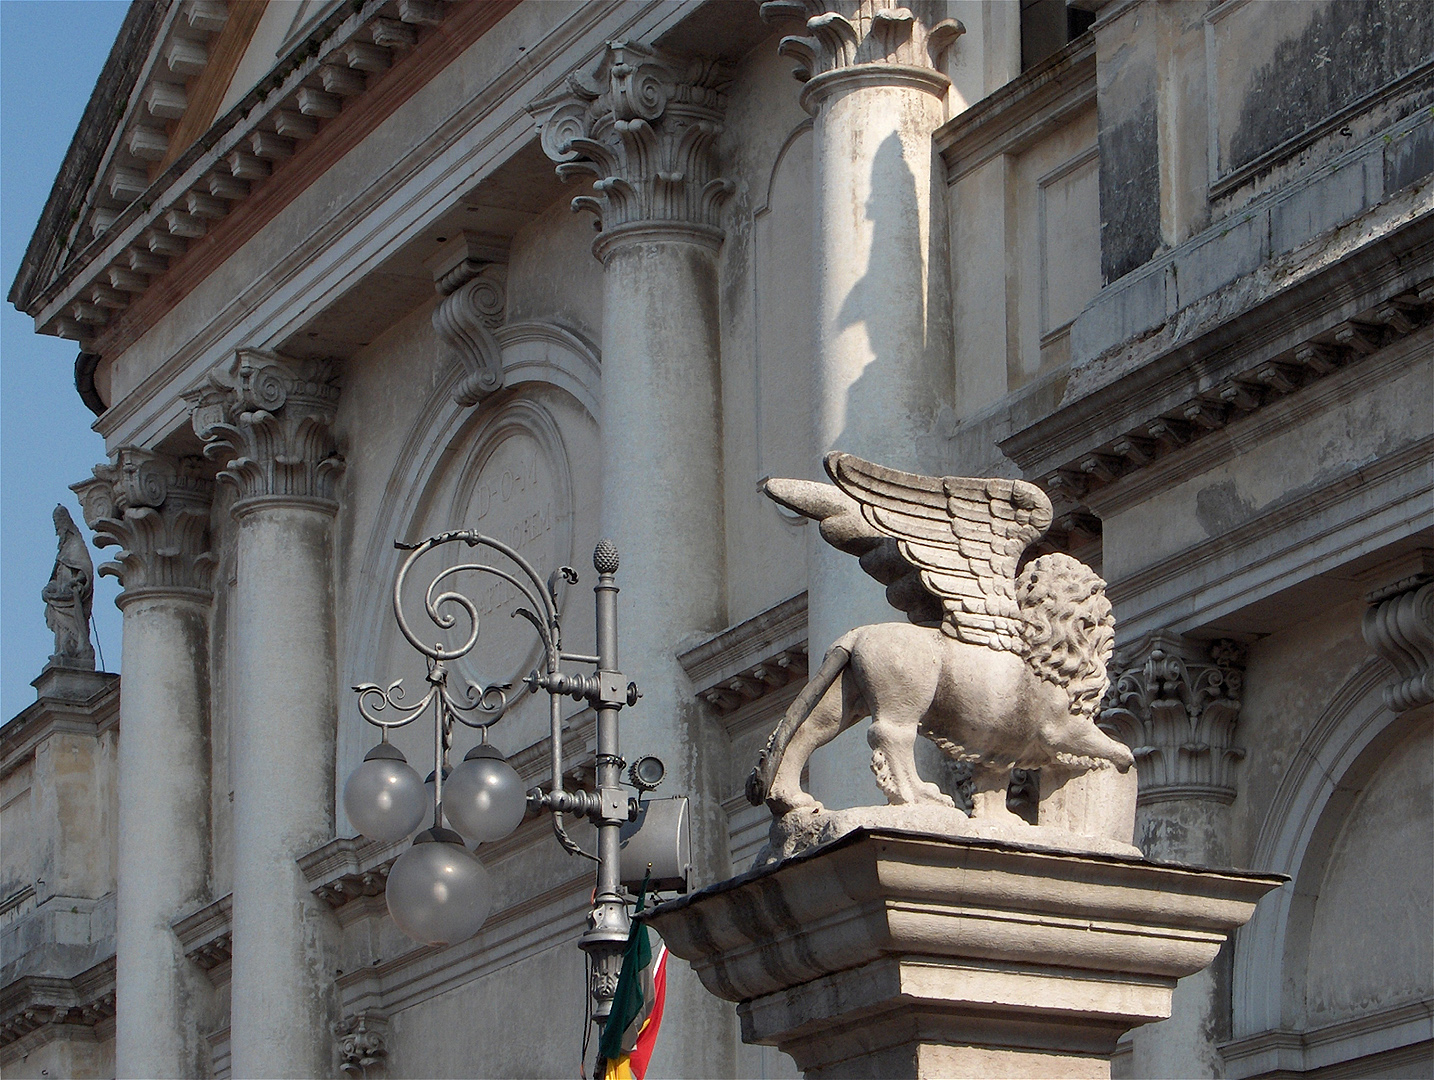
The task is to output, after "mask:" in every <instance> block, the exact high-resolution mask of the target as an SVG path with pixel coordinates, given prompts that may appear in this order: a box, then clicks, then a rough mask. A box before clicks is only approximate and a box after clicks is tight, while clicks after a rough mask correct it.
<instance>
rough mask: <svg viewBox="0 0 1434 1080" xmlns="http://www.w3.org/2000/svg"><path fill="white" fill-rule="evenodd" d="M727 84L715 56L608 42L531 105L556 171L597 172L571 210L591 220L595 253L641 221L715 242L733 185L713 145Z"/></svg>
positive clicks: (719, 236) (641, 225)
mask: <svg viewBox="0 0 1434 1080" xmlns="http://www.w3.org/2000/svg"><path fill="white" fill-rule="evenodd" d="M728 82H729V79H728V76H727V73H726V70H725V69H724V68H723V67H722V66H721V65H719V64H717V63H716V62H715V61H710V60H702V59H694V60H679V59H677V58H674V57H670V56H666V55H664V54H662V53H659V52H657V51H656V50H655V49H650V48H648V47H646V46H643V45H637V44H633V43H630V42H613V43H610V44H609V45H608V46H607V48H606V49H605V50H604V51H603V54H602V57H601V58H600V59H599V61H598V63H597V66H596V67H594V68H593V69H592V70H590V71H588V72H586V73H578V74H574V75H572V76H570V77H569V79H568V89H567V91H566V92H565V93H563V94H561V95H558V96H556V97H552V98H549V99H547V100H546V101H541V102H539V103H537V104H536V105H534V106H533V108H532V112H533V115H534V116H535V118H536V119H537V121H538V126H539V130H540V132H541V135H542V144H543V150H544V152H546V153H547V155H548V157H550V158H551V159H552V160H554V161H556V162H558V175H559V176H561V177H563V178H564V179H570V178H572V177H584V176H588V175H591V176H594V177H596V182H595V183H594V185H593V188H594V190H595V191H596V192H597V194H596V196H587V195H584V196H580V197H578V198H576V199H574V200H573V209H574V210H591V211H592V212H593V213H595V214H596V215H597V216H598V220H599V222H600V224H601V226H602V229H603V236H601V237H599V238H598V242H597V245H596V247H597V249H598V251H599V254H601V253H602V249H603V248H604V247H605V246H606V242H607V239H608V238H609V237H611V235H612V234H614V233H617V232H620V231H622V230H625V229H626V230H628V231H634V230H637V229H639V228H644V227H645V228H647V229H652V228H657V229H661V230H663V231H672V232H681V233H684V234H686V235H687V236H689V237H691V238H697V239H701V240H705V241H706V242H708V243H711V244H713V245H716V244H717V243H720V242H721V239H722V231H721V229H720V227H719V219H718V213H719V210H720V208H721V205H722V203H723V202H724V201H725V200H726V199H727V197H728V196H729V195H730V194H731V193H732V191H733V184H732V182H731V181H730V180H726V179H723V178H721V177H719V176H718V175H717V160H716V149H715V144H716V140H717V136H718V135H719V134H720V133H721V131H722V116H723V112H724V111H725V109H726V105H727V99H726V97H725V96H724V95H723V93H722V91H723V89H724V88H725V87H726V86H727V84H728Z"/></svg>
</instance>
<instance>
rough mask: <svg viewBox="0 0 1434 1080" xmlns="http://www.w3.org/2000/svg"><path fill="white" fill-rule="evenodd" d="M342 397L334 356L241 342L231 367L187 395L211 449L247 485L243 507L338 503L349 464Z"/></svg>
mask: <svg viewBox="0 0 1434 1080" xmlns="http://www.w3.org/2000/svg"><path fill="white" fill-rule="evenodd" d="M338 398H339V388H338V386H337V372H336V370H335V367H334V364H333V362H332V361H330V360H294V359H290V358H289V357H285V356H280V355H278V354H277V353H270V352H264V351H262V350H259V349H239V350H237V351H236V353H235V356H234V361H233V362H232V363H231V364H230V365H229V367H228V368H227V369H226V370H225V371H222V372H213V373H212V374H211V375H210V376H209V384H208V385H207V386H204V387H202V388H200V389H199V390H196V391H194V392H192V393H189V394H186V395H185V400H186V401H188V402H189V405H190V410H191V411H190V419H191V421H192V423H193V425H194V433H195V434H196V435H198V436H199V437H200V438H201V439H202V440H204V443H205V446H204V453H205V455H206V456H207V457H210V458H213V459H215V460H218V461H220V462H222V463H223V468H222V469H221V470H220V472H219V479H221V480H226V481H228V482H229V483H231V484H233V485H234V486H235V487H237V488H238V489H239V499H240V502H239V503H237V504H236V506H235V509H236V511H240V510H241V508H242V506H243V502H244V500H247V499H262V498H269V499H274V498H279V499H284V500H288V501H306V502H319V503H324V504H328V505H333V504H334V486H335V484H336V482H337V480H338V477H339V475H340V474H341V473H342V472H343V469H344V459H343V458H342V457H340V456H339V452H338V447H337V445H336V444H335V441H334V432H333V423H334V413H335V411H336V410H337V407H338Z"/></svg>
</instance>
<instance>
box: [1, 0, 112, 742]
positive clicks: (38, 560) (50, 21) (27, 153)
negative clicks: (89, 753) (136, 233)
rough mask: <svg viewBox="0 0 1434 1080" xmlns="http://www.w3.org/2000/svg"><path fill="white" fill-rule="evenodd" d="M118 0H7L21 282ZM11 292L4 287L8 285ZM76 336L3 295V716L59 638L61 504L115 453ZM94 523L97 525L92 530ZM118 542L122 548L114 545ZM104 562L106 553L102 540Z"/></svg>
mask: <svg viewBox="0 0 1434 1080" xmlns="http://www.w3.org/2000/svg"><path fill="white" fill-rule="evenodd" d="M126 6H127V5H126V4H124V3H122V2H119V0H88V2H78V0H0V277H3V278H4V290H5V292H8V291H9V288H10V283H11V282H12V281H14V279H15V272H16V270H17V269H18V267H19V265H20V259H21V257H22V256H23V255H24V254H25V246H26V244H27V243H28V242H29V240H30V235H31V232H32V231H33V229H34V227H35V223H36V222H37V221H38V220H39V217H40V211H41V210H42V209H43V208H44V205H45V199H46V198H47V197H48V196H49V193H50V186H51V185H52V184H53V183H54V180H55V174H56V173H57V172H58V171H59V168H60V162H61V161H62V160H63V158H64V156H65V151H66V149H68V147H69V145H70V138H71V137H72V136H73V135H74V133H75V128H76V127H77V126H78V124H79V121H80V114H81V113H82V112H84V108H85V103H86V102H87V101H88V100H89V96H90V91H91V90H93V89H94V85H95V81H96V80H97V79H98V78H99V74H100V69H101V68H102V67H103V66H104V62H105V58H106V57H107V56H108V55H109V50H110V46H111V45H112V44H113V43H114V40H115V36H116V34H118V32H119V26H120V22H121V21H122V20H123V19H124V15H125V10H126ZM0 295H3V294H0ZM78 351H79V350H78V349H77V348H76V346H75V345H74V343H73V342H69V341H62V340H60V339H59V338H50V337H40V336H38V335H37V334H36V333H35V332H34V322H33V320H31V319H30V317H29V316H27V315H23V314H21V313H20V312H17V311H16V310H15V309H14V308H13V307H11V306H10V305H9V304H8V303H7V304H3V305H0V507H3V511H0V721H4V720H8V719H9V718H10V717H12V716H14V715H15V714H16V713H17V712H19V711H20V710H21V709H23V708H24V707H25V706H26V705H28V704H30V702H32V701H34V700H35V691H34V690H33V689H32V688H31V687H30V680H31V679H33V678H34V677H35V676H36V675H38V674H39V673H40V669H41V668H42V667H44V665H45V659H46V657H48V656H49V654H50V651H51V649H52V648H53V645H54V638H53V636H52V635H51V634H50V632H49V631H48V630H47V629H45V612H44V605H43V604H42V603H41V601H40V589H41V587H42V586H43V585H44V584H45V582H46V581H47V580H48V579H49V577H50V570H51V567H52V566H53V564H54V560H55V530H54V526H53V524H52V523H51V518H50V515H51V513H52V511H53V510H54V508H55V504H56V503H57V502H63V503H64V504H65V505H66V506H68V507H69V508H70V513H71V514H72V515H73V516H74V518H75V520H76V521H77V522H79V523H80V526H81V529H84V521H83V518H81V516H80V509H79V503H78V501H77V500H76V499H75V496H74V493H73V492H72V491H70V489H69V485H70V484H72V483H74V482H75V481H77V480H82V479H84V478H85V477H86V476H87V475H89V470H90V468H91V467H92V466H93V465H95V464H96V463H97V462H99V461H102V460H103V459H104V442H103V440H102V439H101V438H100V437H99V436H98V435H97V434H95V432H94V431H93V430H91V428H90V424H91V422H92V421H93V420H94V416H93V415H92V414H91V413H90V411H89V410H88V409H86V408H85V406H84V405H83V404H82V403H81V402H80V399H79V396H78V395H77V394H76V393H75V388H74V363H75V355H76V353H77V352H78ZM86 531H87V530H86ZM112 552H113V549H111V553H112ZM90 554H91V557H92V558H93V559H94V560H95V565H96V566H97V567H98V566H99V564H100V563H101V562H102V561H104V555H103V554H102V553H101V552H99V551H97V550H95V549H93V548H91V552H90ZM118 592H119V588H118V586H117V585H116V584H115V581H114V579H113V578H109V577H107V578H103V579H101V581H100V583H99V585H98V586H97V588H96V590H95V618H96V621H97V623H98V627H99V643H100V647H101V649H102V650H103V652H104V659H105V665H104V666H105V668H106V669H107V670H109V671H118V670H119V661H120V655H119V654H120V617H119V612H118V610H117V609H116V608H115V606H114V598H115V596H116V594H117V593H118Z"/></svg>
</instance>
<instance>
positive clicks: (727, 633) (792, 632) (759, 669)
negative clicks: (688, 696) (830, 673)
mask: <svg viewBox="0 0 1434 1080" xmlns="http://www.w3.org/2000/svg"><path fill="white" fill-rule="evenodd" d="M677 659H678V662H679V663H680V664H681V665H682V668H683V670H684V671H686V672H687V677H688V678H689V679H690V680H691V681H692V686H693V689H694V690H695V692H696V695H697V696H698V697H699V698H701V699H702V700H703V701H705V702H707V704H709V705H711V706H712V708H713V709H715V710H716V711H717V712H718V713H719V714H720V715H723V716H727V715H730V714H731V713H735V712H736V711H738V710H739V709H741V708H742V707H743V706H745V705H748V704H750V703H751V702H754V701H757V700H759V699H761V698H763V697H766V696H767V695H768V694H770V693H772V692H773V691H775V690H780V689H781V688H782V687H784V686H786V685H787V684H788V683H791V682H796V681H798V680H801V679H805V678H806V677H807V594H806V593H804V592H803V593H798V594H797V595H796V596H793V597H791V598H789V599H787V600H783V601H782V602H781V603H779V604H775V605H773V606H772V607H770V608H768V609H767V610H766V611H764V612H762V613H761V614H759V615H754V616H753V617H752V618H750V619H748V620H746V621H745V622H741V623H738V624H737V625H736V626H732V627H729V628H727V629H726V630H723V631H722V632H721V633H719V634H715V635H713V636H712V637H710V638H708V639H707V640H706V641H703V642H700V643H699V644H697V645H694V646H692V647H691V648H690V649H687V650H685V651H683V652H680V653H678V655H677Z"/></svg>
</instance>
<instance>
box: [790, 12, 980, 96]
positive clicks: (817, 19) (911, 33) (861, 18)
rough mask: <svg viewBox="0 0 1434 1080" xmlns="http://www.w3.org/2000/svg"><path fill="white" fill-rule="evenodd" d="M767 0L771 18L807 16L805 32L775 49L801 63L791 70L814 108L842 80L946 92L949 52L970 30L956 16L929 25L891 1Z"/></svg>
mask: <svg viewBox="0 0 1434 1080" xmlns="http://www.w3.org/2000/svg"><path fill="white" fill-rule="evenodd" d="M842 6H843V7H845V8H846V9H847V11H849V12H850V16H848V15H845V14H843V13H842V12H840V11H836V10H833V8H834V7H836V5H835V4H833V3H831V2H830V0H768V2H766V3H764V4H763V5H762V17H763V18H764V19H766V20H767V21H769V22H776V21H778V20H782V19H799V20H805V22H806V29H807V33H805V34H792V35H789V36H787V37H784V38H782V40H781V42H780V43H779V44H778V46H777V51H778V52H780V53H781V54H782V55H783V56H787V57H790V58H791V59H793V60H795V61H797V64H798V66H797V68H796V69H795V70H794V71H793V72H792V74H793V75H794V76H795V77H796V78H797V80H798V81H800V82H804V83H806V84H807V86H806V88H805V89H804V90H803V91H802V105H803V107H804V108H806V109H807V110H808V111H809V112H815V111H816V110H815V104H816V99H817V98H818V97H820V96H821V95H823V94H826V93H829V92H830V91H831V89H832V86H833V84H835V83H837V82H840V81H842V80H843V79H844V78H859V79H864V80H870V81H873V82H876V83H880V84H893V85H911V86H916V87H918V88H920V89H923V90H928V91H930V92H931V93H934V94H936V95H938V96H944V95H945V93H946V90H947V88H948V87H949V86H950V85H951V80H950V79H948V78H947V77H946V75H945V74H944V73H943V72H942V71H941V70H940V69H941V65H942V63H943V61H944V59H945V53H946V51H947V50H948V49H950V48H951V46H952V45H954V44H955V43H956V39H957V38H959V37H960V36H961V35H962V34H964V33H965V32H966V28H965V27H964V26H963V25H962V24H961V22H960V21H959V20H957V19H941V20H940V21H939V22H937V23H935V24H933V25H931V26H928V25H927V24H926V23H925V22H924V21H923V20H921V19H920V18H918V17H917V16H916V15H915V14H914V13H913V12H912V11H911V9H910V8H905V7H900V6H898V5H897V4H896V3H894V2H893V0H860V2H859V3H856V4H850V3H847V4H843V5H842Z"/></svg>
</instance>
